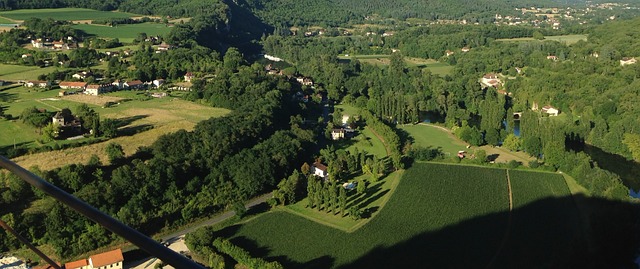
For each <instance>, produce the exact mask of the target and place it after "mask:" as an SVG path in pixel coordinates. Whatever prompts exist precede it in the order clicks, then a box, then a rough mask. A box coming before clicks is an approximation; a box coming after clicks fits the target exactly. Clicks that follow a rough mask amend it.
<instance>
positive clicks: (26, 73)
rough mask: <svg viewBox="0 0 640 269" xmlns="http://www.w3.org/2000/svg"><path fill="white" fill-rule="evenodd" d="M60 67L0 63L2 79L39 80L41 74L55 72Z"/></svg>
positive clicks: (0, 76)
mask: <svg viewBox="0 0 640 269" xmlns="http://www.w3.org/2000/svg"><path fill="white" fill-rule="evenodd" d="M56 69H60V68H58V67H53V66H49V67H43V68H41V67H37V66H25V65H14V64H0V79H2V80H37V79H38V76H39V75H42V74H48V73H51V72H53V71H54V70H56Z"/></svg>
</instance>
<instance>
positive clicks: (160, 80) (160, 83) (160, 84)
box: [153, 78, 164, 87]
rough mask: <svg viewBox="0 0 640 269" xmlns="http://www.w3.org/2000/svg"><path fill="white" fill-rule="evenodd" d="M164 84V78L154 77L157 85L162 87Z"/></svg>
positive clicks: (154, 82) (154, 83)
mask: <svg viewBox="0 0 640 269" xmlns="http://www.w3.org/2000/svg"><path fill="white" fill-rule="evenodd" d="M163 84H164V79H161V78H159V79H154V80H153V85H154V86H156V87H160V86H162V85H163Z"/></svg>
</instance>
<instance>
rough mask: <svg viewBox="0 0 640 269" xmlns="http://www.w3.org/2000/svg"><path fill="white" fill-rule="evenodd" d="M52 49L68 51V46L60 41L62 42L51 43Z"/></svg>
mask: <svg viewBox="0 0 640 269" xmlns="http://www.w3.org/2000/svg"><path fill="white" fill-rule="evenodd" d="M53 49H56V50H68V49H69V45H68V44H67V43H65V42H64V41H62V40H60V41H53Z"/></svg>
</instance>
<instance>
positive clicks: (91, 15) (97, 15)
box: [0, 8, 139, 21]
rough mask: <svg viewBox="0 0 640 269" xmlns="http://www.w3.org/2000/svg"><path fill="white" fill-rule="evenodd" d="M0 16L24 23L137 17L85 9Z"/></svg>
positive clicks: (51, 10) (39, 10)
mask: <svg viewBox="0 0 640 269" xmlns="http://www.w3.org/2000/svg"><path fill="white" fill-rule="evenodd" d="M0 16H2V17H6V18H9V19H12V20H18V21H24V20H26V19H29V18H33V17H37V18H42V19H44V18H52V19H54V20H64V21H77V20H99V19H108V18H130V17H132V16H139V15H136V14H131V13H125V12H115V11H98V10H93V9H86V8H43V9H20V10H12V11H3V12H0Z"/></svg>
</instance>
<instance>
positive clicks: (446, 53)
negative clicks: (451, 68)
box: [444, 50, 455, 57]
mask: <svg viewBox="0 0 640 269" xmlns="http://www.w3.org/2000/svg"><path fill="white" fill-rule="evenodd" d="M454 53H455V52H453V51H450V50H446V51H445V52H444V54H445V55H447V57H449V56H451V55H453V54H454Z"/></svg>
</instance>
